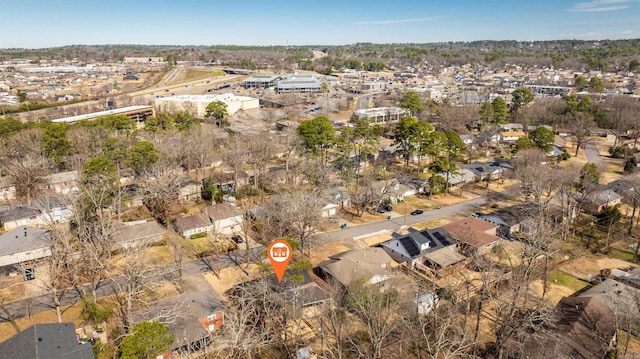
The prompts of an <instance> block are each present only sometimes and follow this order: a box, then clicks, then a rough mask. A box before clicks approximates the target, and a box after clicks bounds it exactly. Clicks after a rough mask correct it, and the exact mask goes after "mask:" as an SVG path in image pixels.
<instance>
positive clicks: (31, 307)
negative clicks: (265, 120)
mask: <svg viewBox="0 0 640 359" xmlns="http://www.w3.org/2000/svg"><path fill="white" fill-rule="evenodd" d="M508 197H509V196H508V195H506V194H504V193H500V192H493V193H491V194H490V195H489V196H488V197H487V196H483V197H479V198H475V199H471V200H468V201H465V202H461V203H457V204H453V205H450V206H443V207H442V208H440V209H433V210H429V211H425V212H424V213H423V214H420V215H416V216H412V215H406V216H400V217H395V218H392V219H390V220H381V221H377V222H372V223H367V224H362V225H359V226H353V227H349V228H345V229H339V230H335V231H331V232H325V233H320V234H317V235H316V236H315V239H316V240H317V241H318V242H317V243H319V244H324V243H331V242H335V241H340V240H345V239H349V238H353V237H358V236H362V235H367V234H370V233H375V232H379V231H383V230H388V231H397V230H399V229H400V228H401V227H402V226H405V225H407V226H410V225H413V224H416V223H420V222H426V221H430V220H434V219H439V218H445V217H451V216H454V215H456V214H458V213H460V212H467V211H472V210H474V209H476V208H478V207H481V206H484V205H487V204H489V203H492V202H496V201H501V200H504V199H506V198H508ZM264 249H265V247H264V246H258V247H255V248H251V249H249V250H238V251H235V252H230V253H229V254H225V255H221V256H220V257H219V258H217V259H208V260H195V261H189V262H184V263H183V273H182V275H183V277H186V276H190V275H194V274H198V273H205V272H208V271H211V269H212V268H211V266H215V268H214V269H216V270H218V269H221V268H226V267H231V266H234V265H237V264H238V263H247V262H256V261H258V260H260V259H261V252H262V251H263V250H264ZM149 276H150V279H149V281H148V283H149V284H158V283H161V282H165V281H171V280H175V279H176V278H177V273H176V270H175V268H174V267H173V266H167V267H163V268H159V269H157V270H155V271H153V272H152V273H150V274H149ZM124 283H125V279H124V278H122V277H116V278H111V279H108V280H105V281H104V282H103V283H101V285H100V287H99V288H98V290H97V295H98V297H104V296H108V295H113V294H114V293H116V292H118V288H123V287H124ZM81 293H82V290H81V288H80V287H76V288H69V289H67V290H66V291H64V295H63V296H62V300H61V302H62V305H63V306H67V305H72V304H75V303H78V302H79V301H80V298H81ZM6 307H7V309H9V310H10V311H11V312H12V313H14V315H15V317H16V318H20V317H23V316H25V315H26V314H27V313H30V314H34V313H39V312H43V311H47V310H51V309H55V307H54V305H53V300H52V299H51V296H50V295H43V296H38V297H32V298H28V299H23V300H19V301H15V302H11V303H8V304H6ZM5 320H6V319H5V318H4V316H2V317H0V322H1V321H5Z"/></svg>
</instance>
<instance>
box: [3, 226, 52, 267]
mask: <svg viewBox="0 0 640 359" xmlns="http://www.w3.org/2000/svg"><path fill="white" fill-rule="evenodd" d="M50 256H51V238H50V237H49V233H47V231H45V230H44V229H41V228H36V227H28V226H20V227H18V228H16V229H14V230H11V231H9V232H7V233H5V234H3V235H0V267H4V266H10V265H15V264H20V263H23V262H30V261H35V260H38V259H41V258H46V257H50Z"/></svg>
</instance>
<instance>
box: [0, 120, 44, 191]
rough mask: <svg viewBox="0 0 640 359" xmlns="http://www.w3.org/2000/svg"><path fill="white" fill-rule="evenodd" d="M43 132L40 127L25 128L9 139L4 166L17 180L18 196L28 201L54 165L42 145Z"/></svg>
mask: <svg viewBox="0 0 640 359" xmlns="http://www.w3.org/2000/svg"><path fill="white" fill-rule="evenodd" d="M41 134H42V131H41V130H40V129H29V130H23V131H20V132H18V133H15V134H13V135H12V136H11V137H9V139H8V140H7V147H6V157H7V161H6V162H5V163H4V164H3V167H4V169H5V170H6V172H7V173H8V174H9V175H11V176H12V177H13V178H14V180H15V183H16V195H17V196H18V198H21V199H25V200H27V202H30V201H31V199H32V198H34V197H35V196H36V195H37V190H38V186H37V185H38V181H39V180H40V178H42V177H44V176H46V175H47V174H49V173H51V171H52V170H53V167H54V165H53V162H52V161H51V160H50V159H49V158H48V157H47V156H46V155H45V153H44V151H43V149H42V146H41V145H40V136H41Z"/></svg>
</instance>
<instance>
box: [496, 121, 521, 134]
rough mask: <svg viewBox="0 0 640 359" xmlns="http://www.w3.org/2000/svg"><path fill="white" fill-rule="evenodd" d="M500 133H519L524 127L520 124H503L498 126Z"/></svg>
mask: <svg viewBox="0 0 640 359" xmlns="http://www.w3.org/2000/svg"><path fill="white" fill-rule="evenodd" d="M498 126H499V127H500V130H502V132H521V131H524V126H522V124H520V123H504V124H501V125H498Z"/></svg>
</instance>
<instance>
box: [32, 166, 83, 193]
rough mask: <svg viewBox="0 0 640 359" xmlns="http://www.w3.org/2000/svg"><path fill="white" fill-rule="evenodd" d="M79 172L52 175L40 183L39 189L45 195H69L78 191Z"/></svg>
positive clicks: (43, 178) (42, 179)
mask: <svg viewBox="0 0 640 359" xmlns="http://www.w3.org/2000/svg"><path fill="white" fill-rule="evenodd" d="M78 178H79V177H78V171H68V172H60V173H54V174H50V175H48V176H45V177H42V178H41V179H40V180H39V181H38V185H37V187H38V189H39V190H40V191H42V192H44V193H57V194H69V193H71V192H77V191H78Z"/></svg>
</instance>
